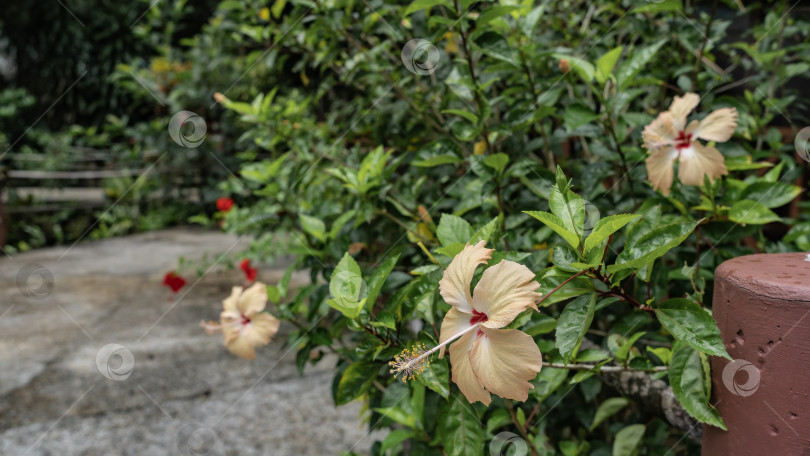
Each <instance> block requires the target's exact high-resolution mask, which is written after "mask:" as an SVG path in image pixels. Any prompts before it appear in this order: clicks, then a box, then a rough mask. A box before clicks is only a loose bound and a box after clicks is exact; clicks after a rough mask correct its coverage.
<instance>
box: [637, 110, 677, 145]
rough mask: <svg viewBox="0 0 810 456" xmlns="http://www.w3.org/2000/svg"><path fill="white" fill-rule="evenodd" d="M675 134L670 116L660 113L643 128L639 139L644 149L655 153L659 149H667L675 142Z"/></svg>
mask: <svg viewBox="0 0 810 456" xmlns="http://www.w3.org/2000/svg"><path fill="white" fill-rule="evenodd" d="M676 135H677V132H676V131H675V127H674V126H673V125H672V114H670V113H669V112H666V111H665V112H662V113H661V114H658V117H656V118H655V120H653V121H652V123H650V124H649V125H647V126H646V127H644V131H643V132H641V137H642V138H643V139H644V147H645V148H646V149H647V150H649V151H655V150H657V149H659V148H661V147H668V146H670V145H672V144H673V143H674V142H675V137H676Z"/></svg>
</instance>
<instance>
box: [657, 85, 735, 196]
mask: <svg viewBox="0 0 810 456" xmlns="http://www.w3.org/2000/svg"><path fill="white" fill-rule="evenodd" d="M698 102H700V97H699V96H698V95H697V94H694V93H687V94H685V95H684V96H683V97H677V96H676V97H675V99H674V100H673V101H672V105H671V106H670V107H669V111H665V112H662V113H661V114H659V115H658V117H657V118H656V119H655V120H654V121H653V122H652V123H651V124H649V125H647V127H646V128H645V129H644V132H643V133H642V137H643V138H644V147H645V148H646V149H647V150H648V151H649V152H650V156H649V157H648V158H647V175H648V176H649V179H650V182H652V185H653V188H654V189H656V190H661V193H663V194H664V195H669V193H670V188H671V187H672V179H673V174H674V173H673V167H674V164H675V160H678V179H680V181H681V182H682V183H683V184H685V185H697V186H700V185H703V179H704V176H708V177H709V179H710V180H712V181H714V179H717V178H718V177H720V176H723V175H725V174H728V171H727V170H726V165H725V163H724V159H723V155H722V154H720V152H719V151H718V150H717V149H715V148H714V147H712V146H707V145H704V144H701V143H700V142H699V141H698V139H702V140H704V141H715V142H725V141H728V140H729V138H731V135H733V134H734V130H735V129H736V128H737V110H736V109H735V108H721V109H718V110H716V111H714V112H712V113H711V114H709V115H708V116H706V117H705V118H704V119H703V120H701V121H697V120H693V121H692V122H690V123H689V125H687V124H686V118H687V116H688V115H689V113H690V112H692V110H693V109H695V107H696V106H697V105H698Z"/></svg>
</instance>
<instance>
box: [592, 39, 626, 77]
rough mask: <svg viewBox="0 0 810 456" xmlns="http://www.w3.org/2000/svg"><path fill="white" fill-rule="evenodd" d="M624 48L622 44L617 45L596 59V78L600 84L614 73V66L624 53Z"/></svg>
mask: <svg viewBox="0 0 810 456" xmlns="http://www.w3.org/2000/svg"><path fill="white" fill-rule="evenodd" d="M622 49H623V48H622V46H618V47H615V48H613V49H611V50H609V51H608V52H606V53H605V54H604V55H603V56H602V57H599V60H597V61H596V80H597V81H599V83H600V84H604V83H605V81H607V80H608V78H609V77H610V75H611V74H612V73H613V68H614V67H616V62H618V61H619V57H621V55H622Z"/></svg>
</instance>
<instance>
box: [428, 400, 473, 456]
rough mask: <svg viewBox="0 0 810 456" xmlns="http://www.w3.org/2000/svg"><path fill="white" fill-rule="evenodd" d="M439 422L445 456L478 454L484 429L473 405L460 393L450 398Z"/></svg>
mask: <svg viewBox="0 0 810 456" xmlns="http://www.w3.org/2000/svg"><path fill="white" fill-rule="evenodd" d="M443 417H444V420H443V421H440V423H439V433H438V435H439V436H441V442H442V444H443V445H444V449H445V451H446V452H447V456H466V455H474V454H480V453H481V448H483V447H484V430H483V428H482V426H481V420H480V419H479V418H478V414H477V413H475V409H474V408H473V406H472V405H471V404H470V403H469V402H467V399H465V398H464V397H463V396H461V395H460V394H458V395H454V396H453V397H452V398H451V399H450V406H449V409H448V410H447V412H446V413H444V414H443Z"/></svg>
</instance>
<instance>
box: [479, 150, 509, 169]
mask: <svg viewBox="0 0 810 456" xmlns="http://www.w3.org/2000/svg"><path fill="white" fill-rule="evenodd" d="M508 163H509V156H508V155H506V154H504V153H497V154H492V155H487V158H485V159H484V164H485V165H487V166H489V167H490V168H492V169H494V170H495V172H496V173H498V174H501V173H503V170H504V169H506V165H507V164H508Z"/></svg>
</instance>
